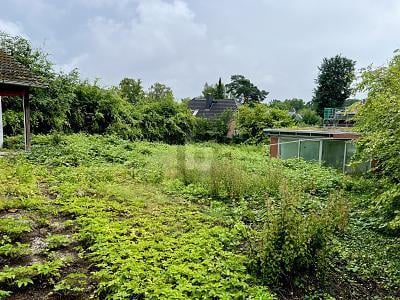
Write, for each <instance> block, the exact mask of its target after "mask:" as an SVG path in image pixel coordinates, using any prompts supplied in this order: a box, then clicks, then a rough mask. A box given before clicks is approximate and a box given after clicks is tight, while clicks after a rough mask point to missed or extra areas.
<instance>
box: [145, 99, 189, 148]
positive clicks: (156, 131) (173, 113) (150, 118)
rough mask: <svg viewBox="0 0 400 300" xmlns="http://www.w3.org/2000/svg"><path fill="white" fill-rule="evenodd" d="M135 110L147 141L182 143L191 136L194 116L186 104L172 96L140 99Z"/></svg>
mask: <svg viewBox="0 0 400 300" xmlns="http://www.w3.org/2000/svg"><path fill="white" fill-rule="evenodd" d="M137 112H138V114H139V116H140V117H139V127H140V129H141V133H142V136H143V138H144V139H146V140H148V141H164V142H167V143H170V144H183V143H184V142H185V141H186V140H188V139H189V138H190V137H191V133H192V131H193V127H194V124H195V118H194V117H193V115H192V113H191V112H190V110H189V109H188V108H187V106H186V105H184V104H178V103H176V102H174V101H173V99H172V98H168V97H167V98H163V99H159V101H142V102H141V103H139V105H138V106H137Z"/></svg>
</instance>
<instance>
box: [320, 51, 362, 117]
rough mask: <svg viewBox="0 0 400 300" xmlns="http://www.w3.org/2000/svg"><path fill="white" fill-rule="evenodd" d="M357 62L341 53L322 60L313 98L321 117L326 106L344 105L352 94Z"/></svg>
mask: <svg viewBox="0 0 400 300" xmlns="http://www.w3.org/2000/svg"><path fill="white" fill-rule="evenodd" d="M355 64H356V62H355V61H353V60H351V59H348V58H346V57H342V56H341V55H336V56H334V57H331V58H324V59H323V60H322V64H321V66H320V67H318V70H319V74H318V78H317V79H316V83H317V87H316V88H315V90H314V97H313V99H312V103H313V105H314V107H315V109H316V110H317V112H318V114H319V115H320V116H321V117H322V116H323V113H324V108H326V107H333V108H335V107H342V106H343V104H344V102H345V100H346V99H347V98H348V97H349V96H350V95H351V93H352V89H351V84H352V82H353V80H354V79H355V74H354V66H355Z"/></svg>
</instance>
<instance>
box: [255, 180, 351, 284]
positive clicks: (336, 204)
mask: <svg viewBox="0 0 400 300" xmlns="http://www.w3.org/2000/svg"><path fill="white" fill-rule="evenodd" d="M280 194H281V195H280V198H279V199H273V198H270V199H267V201H266V214H265V216H264V218H263V220H264V225H263V227H262V229H261V230H260V231H253V232H252V233H251V234H250V237H249V238H250V249H251V253H252V256H253V259H254V265H253V270H254V272H256V273H259V274H260V276H261V277H262V278H263V280H264V281H265V282H266V283H271V282H274V283H279V282H283V283H287V282H293V281H294V280H299V279H301V277H302V276H303V275H304V274H307V273H309V274H310V273H312V272H315V271H317V270H318V271H319V272H320V271H321V270H320V269H321V266H323V264H322V265H321V260H323V259H324V257H325V255H326V253H327V251H328V242H329V241H330V239H331V238H332V236H333V235H334V233H335V232H336V231H337V230H343V229H344V227H345V225H346V223H347V217H348V216H347V206H346V204H345V202H344V200H343V198H342V197H340V196H339V195H332V196H331V197H330V199H329V201H328V203H327V204H326V206H325V207H324V208H323V209H321V208H314V209H309V208H308V209H305V208H304V207H303V203H304V200H303V195H302V194H301V193H300V192H299V191H294V190H291V189H288V188H287V187H284V186H282V187H281V191H280Z"/></svg>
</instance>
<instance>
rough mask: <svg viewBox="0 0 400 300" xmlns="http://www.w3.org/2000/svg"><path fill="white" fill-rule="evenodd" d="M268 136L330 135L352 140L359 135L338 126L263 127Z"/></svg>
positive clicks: (335, 137)
mask: <svg viewBox="0 0 400 300" xmlns="http://www.w3.org/2000/svg"><path fill="white" fill-rule="evenodd" d="M265 133H266V134H268V135H270V136H301V137H304V136H309V137H331V138H334V139H345V140H353V139H357V138H359V137H360V134H359V133H356V132H352V131H349V130H345V129H339V128H314V129H291V128H279V129H265Z"/></svg>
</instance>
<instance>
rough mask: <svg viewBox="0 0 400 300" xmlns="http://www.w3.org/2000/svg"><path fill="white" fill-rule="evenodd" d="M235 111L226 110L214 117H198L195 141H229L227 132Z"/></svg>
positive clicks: (194, 135) (194, 134)
mask: <svg viewBox="0 0 400 300" xmlns="http://www.w3.org/2000/svg"><path fill="white" fill-rule="evenodd" d="M234 117H235V116H234V113H233V112H232V111H231V110H226V111H224V112H223V113H222V114H220V115H219V116H217V117H216V118H214V119H205V118H196V123H195V128H194V133H193V139H194V140H195V141H215V142H226V141H228V138H227V134H228V131H229V129H230V126H231V124H232V122H234Z"/></svg>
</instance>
